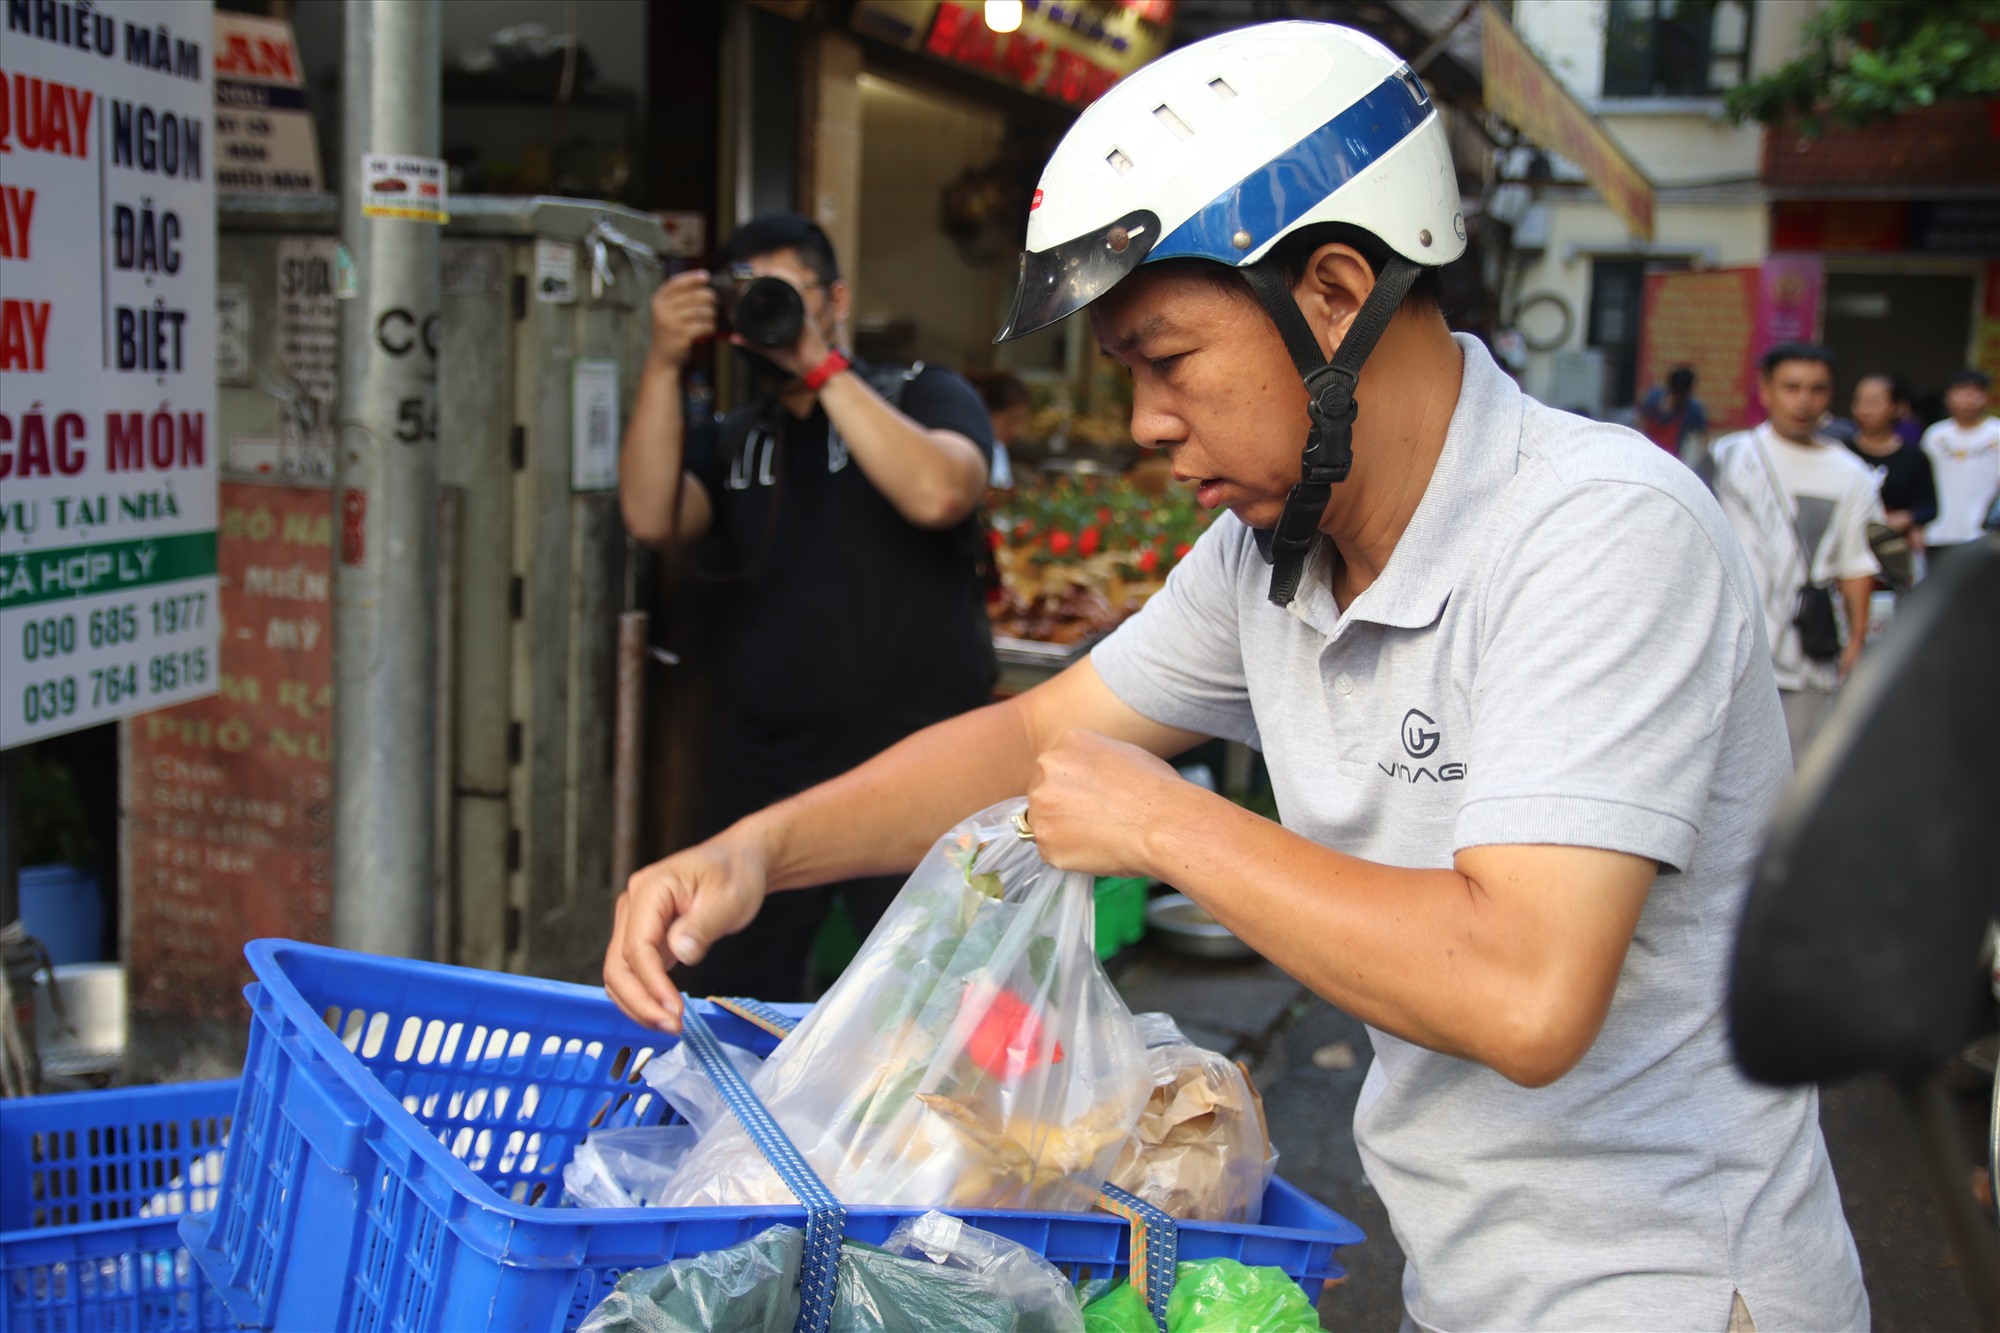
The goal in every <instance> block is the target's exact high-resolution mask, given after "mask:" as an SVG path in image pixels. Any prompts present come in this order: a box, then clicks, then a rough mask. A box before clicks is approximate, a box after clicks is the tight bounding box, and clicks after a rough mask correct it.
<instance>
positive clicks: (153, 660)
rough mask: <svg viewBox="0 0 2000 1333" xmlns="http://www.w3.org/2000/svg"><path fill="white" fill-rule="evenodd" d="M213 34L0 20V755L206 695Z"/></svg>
mask: <svg viewBox="0 0 2000 1333" xmlns="http://www.w3.org/2000/svg"><path fill="white" fill-rule="evenodd" d="M212 32H213V16H212V12H211V8H210V6H209V4H208V0H99V2H98V3H96V4H92V5H84V4H66V3H64V4H34V5H28V4H9V5H7V6H6V9H5V14H4V18H0V39H4V40H3V41H0V217H4V218H5V222H4V225H0V748H6V747H11V746H15V745H19V744H22V743H23V742H26V741H31V740H35V739H38V738H40V737H43V736H53V735H57V734H60V733H62V732H66V731H74V730H77V729H79V728H82V727H87V726H91V725H94V724H96V723H100V722H108V721H113V720H115V719H118V718H121V717H126V716H129V715H131V714H134V713H140V712H145V711H148V710H150V709H154V708H158V707H160V706H161V705H163V704H169V703H174V702H177V701H179V700H183V699H190V698H195V697H198V696H200V695H205V694H209V693H211V692H213V691H214V689H215V688H216V635H217V627H218V624H219V619H218V615H217V607H216V601H215V597H216V580H215V525H216V495H215V477H216V473H215V464H216V458H215V454H216V447H215V446H216V441H215V440H214V439H213V433H212V431H211V429H210V427H211V424H212V423H213V422H214V420H215V346H216V293H215V182H214V174H213V173H214V167H215V163H214V159H213V148H214V136H213V135H212V134H211V133H210V129H211V124H210V121H211V118H212V117H213V115H214V94H213V90H212V87H211V83H212V76H211V72H210V54H211V53H210V49H209V44H210V41H211V37H212Z"/></svg>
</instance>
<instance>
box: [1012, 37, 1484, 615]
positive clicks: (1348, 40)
mask: <svg viewBox="0 0 2000 1333" xmlns="http://www.w3.org/2000/svg"><path fill="white" fill-rule="evenodd" d="M1321 223H1344V224H1347V225H1349V226H1352V227H1356V228H1358V229H1360V230H1361V231H1364V232H1367V233H1369V234H1371V235H1373V236H1375V237H1376V238H1377V239H1379V240H1380V241H1381V242H1382V243H1383V244H1384V245H1386V246H1387V247H1388V249H1389V251H1390V252H1391V254H1390V258H1389V259H1388V260H1387V262H1386V263H1385V264H1384V265H1383V268H1382V271H1381V272H1380V273H1378V274H1376V285H1375V291H1374V293H1373V295H1372V296H1371V297H1370V298H1369V300H1368V302H1367V303H1366V304H1365V305H1364V306H1363V308H1362V310H1361V313H1360V314H1359V315H1358V316H1357V317H1356V319H1355V321H1354V324H1353V325H1352V326H1351V327H1350V328H1349V330H1348V332H1347V335H1346V337H1345V338H1344V339H1343V340H1342V342H1341V345H1340V347H1339V348H1338V349H1337V350H1336V352H1335V354H1334V356H1333V359H1332V360H1331V362H1329V361H1328V360H1327V358H1326V357H1325V355H1324V354H1323V353H1322V352H1321V351H1320V346H1319V341H1318V339H1317V337H1316V336H1315V335H1314V334H1313V332H1312V330H1311V329H1309V328H1308V327H1307V325H1306V321H1305V318H1304V316H1303V315H1301V314H1300V312H1299V308H1298V306H1297V304H1296V303H1295V302H1294V300H1293V298H1292V295H1291V292H1290V290H1289V288H1288V287H1287V285H1286V284H1285V283H1284V281H1283V280H1282V278H1281V277H1280V275H1278V274H1277V273H1276V272H1275V271H1274V268H1273V266H1272V265H1268V264H1261V263H1259V261H1260V260H1262V259H1264V258H1265V257H1267V256H1268V255H1269V254H1270V253H1271V250H1272V247H1273V246H1275V245H1276V244H1277V243H1278V242H1279V241H1281V240H1283V239H1284V238H1285V237H1287V236H1289V235H1292V234H1293V233H1295V232H1298V231H1300V230H1302V229H1304V228H1307V227H1311V226H1315V225H1317V224H1321ZM1464 251H1465V217H1464V214H1463V213H1462V212H1461V211H1460V205H1459V197H1458V179H1457V176H1456V174H1455V173H1454V172H1453V170H1452V164H1451V149H1450V146H1449V145H1448V144H1447V143H1446V141H1445V133H1444V126H1443V124H1442V122H1441V121H1440V119H1439V117H1438V112H1437V109H1436V108H1435V107H1434V106H1432V105H1431V100H1430V96H1429V94H1427V93H1426V92H1425V91H1424V87H1423V85H1422V84H1421V83H1420V82H1418V80H1417V77H1416V75H1415V74H1413V73H1412V72H1411V71H1410V67H1409V66H1408V65H1407V64H1405V63H1404V62H1403V60H1402V59H1401V58H1400V57H1398V56H1397V55H1396V54H1395V53H1394V52H1392V51H1390V50H1389V49H1388V48H1387V47H1385V46H1383V45H1382V44H1381V43H1380V42H1378V41H1376V40H1375V39H1374V38H1372V37H1369V36H1367V35H1366V34H1365V33H1359V32H1356V31H1354V30H1353V29H1351V28H1343V27H1339V26H1337V25H1335V24H1331V23H1310V22H1286V23H1267V24H1261V25H1259V26H1256V27H1251V28H1240V29H1237V30H1235V31H1232V32H1226V33H1222V34H1220V35H1219V36H1215V37H1210V38H1208V39H1207V40H1205V41H1201V42H1196V43H1195V44H1194V45H1192V46H1188V47H1183V48H1182V49H1181V50H1178V51H1175V52H1172V53H1170V54H1168V55H1166V56H1163V57H1161V58H1160V59H1159V60H1156V61H1154V62H1153V63H1152V64H1150V65H1147V66H1145V67H1144V68H1142V69H1140V70H1138V71H1137V72H1135V73H1134V74H1132V75H1131V77H1129V78H1127V79H1125V80H1124V81H1123V82H1122V83H1120V84H1118V85H1117V86H1116V87H1114V88H1112V89H1111V91H1110V92H1108V93H1106V94H1105V95H1104V96H1103V97H1102V98H1100V99H1099V100H1098V101H1097V102H1096V103H1095V104H1093V105H1092V106H1091V107H1090V108H1089V109H1088V110H1087V111H1085V112H1084V113H1083V115H1082V116H1080V117H1078V119H1077V122H1076V124H1075V125H1073V126H1071V127H1070V131H1069V133H1068V134H1067V135H1065V136H1064V137H1063V141H1062V143H1061V144H1060V145H1059V146H1058V147H1057V148H1056V152H1055V156H1054V157H1052V158H1050V159H1049V164H1048V167H1047V168H1046V169H1045V170H1044V171H1043V172H1042V179H1041V183H1040V186H1039V188H1037V189H1036V191H1035V197H1034V203H1033V205H1032V207H1031V209H1030V211H1029V214H1028V238H1027V250H1026V252H1025V253H1023V254H1022V256H1021V277H1020V286H1019V287H1018V288H1017V290H1016V291H1015V294H1014V306H1013V309H1012V311H1011V312H1010V313H1009V315H1008V317H1007V322H1006V325H1005V326H1004V327H1003V328H1002V329H1001V331H1000V334H999V337H998V338H996V339H995V341H1005V340H1006V339H1009V338H1015V337H1019V336H1020V335H1022V334H1024V333H1032V332H1033V331H1035V330H1036V329H1039V328H1044V327H1046V326H1048V325H1050V324H1052V323H1054V322H1055V321H1057V320H1059V319H1061V318H1063V317H1064V316H1066V315H1070V314H1073V313H1074V312H1076V311H1077V310H1080V309H1082V308H1083V307H1084V306H1086V305H1089V304H1090V303H1091V302H1092V301H1095V300H1096V299H1097V298H1098V297H1100V296H1102V295H1104V294H1105V293H1106V292H1108V291H1110V290H1111V288H1112V287H1114V286H1116V285H1117V284H1118V283H1119V282H1120V281H1122V280H1123V279H1125V278H1126V277H1128V276H1129V275H1130V274H1131V273H1133V272H1134V271H1135V270H1137V269H1138V268H1139V266H1140V265H1142V264H1148V263H1158V262H1161V261H1163V260H1168V259H1203V260H1210V261H1212V262H1214V263H1218V264H1224V265H1227V266H1229V267H1231V268H1234V269H1237V270H1239V271H1240V272H1241V273H1242V274H1243V276H1244V278H1245V279H1246V281H1247V282H1248V283H1249V286H1250V289H1251V291H1252V293H1253V294H1255V296H1256V297H1257V299H1258V301H1259V303H1260V304H1262V305H1263V307H1264V309H1265V311H1266V312H1267V313H1268V314H1269V315H1270V317H1271V320H1272V322H1273V323H1274V324H1276V325H1277V327H1278V331H1279V333H1280V334H1282V335H1283V337H1284V339H1285V345H1286V349H1287V350H1288V351H1289V353H1290V354H1291V357H1292V360H1293V362H1294V363H1295V364H1296V365H1297V367H1298V370H1299V374H1300V376H1301V378H1302V379H1303V380H1304V381H1305V384H1306V390H1307V395H1308V400H1309V412H1310V415H1311V421H1312V427H1311V432H1310V434H1309V435H1308V437H1307V440H1306V445H1305V450H1304V454H1303V456H1302V458H1301V465H1300V479H1299V485H1298V486H1296V487H1294V488H1293V490H1292V495H1291V497H1290V498H1289V499H1288V500H1287V501H1286V505H1285V510H1284V513H1283V515H1282V516H1281V517H1280V519H1279V521H1278V524H1277V527H1276V528H1275V529H1274V530H1272V531H1271V532H1269V533H1260V534H1259V537H1260V540H1261V541H1262V542H1263V544H1264V547H1265V550H1266V553H1267V554H1268V555H1270V556H1271V558H1272V562H1273V565H1274V566H1275V568H1274V571H1273V574H1272V586H1271V600H1273V601H1274V602H1278V603H1279V604H1280V605H1282V604H1284V603H1285V602H1288V601H1290V600H1291V598H1292V596H1293V594H1294V592H1295V591H1296V588H1297V582H1298V578H1299V576H1300V572H1301V570H1302V569H1303V566H1304V563H1305V554H1306V551H1307V549H1308V548H1309V547H1310V545H1311V543H1312V541H1313V539H1314V533H1315V530H1316V529H1317V526H1318V522H1319V517H1320V513H1321V511H1322V510H1324V509H1325V507H1326V502H1327V500H1328V498H1329V497H1330V495H1331V487H1332V486H1333V485H1334V484H1336V483H1338V482H1341V481H1344V480H1345V479H1346V477H1347V472H1348V468H1349V466H1350V465H1351V463H1352V460H1353V454H1352V449H1351V437H1352V428H1353V421H1354V415H1355V410H1354V401H1353V393H1354V385H1355V382H1356V379H1357V378H1358V376H1359V374H1360V369H1361V363H1362V361H1363V360H1364V359H1365V358H1366V357H1367V355H1368V352H1369V350H1370V349H1372V348H1373V346H1374V344H1375V340H1376V339H1377V338H1378V337H1380V335H1381V333H1382V330H1383V329H1384V328H1386V327H1387V325H1388V323H1389V320H1390V318H1391V317H1393V316H1394V314H1395V312H1396V308H1397V307H1398V306H1399V305H1400V304H1401V302H1402V299H1403V296H1404V295H1405V294H1406V293H1407V292H1408V291H1409V288H1410V286H1411V284H1412V283H1413V282H1414V281H1415V279H1416V276H1417V274H1418V273H1419V272H1420V271H1421V269H1422V268H1430V267H1437V266H1440V265H1443V264H1448V263H1450V262H1451V261H1452V260H1454V259H1456V258H1458V257H1459V255H1461V254H1462V253H1464Z"/></svg>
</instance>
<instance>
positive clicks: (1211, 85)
mask: <svg viewBox="0 0 2000 1333" xmlns="http://www.w3.org/2000/svg"><path fill="white" fill-rule="evenodd" d="M1208 90H1209V91H1210V92H1212V93H1214V94H1215V95H1216V96H1217V97H1219V98H1221V99H1222V100H1223V101H1225V102H1227V101H1228V100H1229V99H1230V98H1232V97H1234V96H1236V90H1235V89H1234V88H1232V87H1230V86H1229V80H1227V79H1210V80H1209V81H1208Z"/></svg>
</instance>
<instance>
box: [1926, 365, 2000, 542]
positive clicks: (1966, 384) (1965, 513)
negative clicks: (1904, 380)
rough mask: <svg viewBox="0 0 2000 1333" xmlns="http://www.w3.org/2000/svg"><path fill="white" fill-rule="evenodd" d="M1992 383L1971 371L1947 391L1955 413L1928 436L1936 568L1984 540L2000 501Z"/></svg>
mask: <svg viewBox="0 0 2000 1333" xmlns="http://www.w3.org/2000/svg"><path fill="white" fill-rule="evenodd" d="M1990 386H1991V381H1990V380H1989V379H1988V378H1987V375H1986V372H1985V371H1983V370H1972V369H1966V370H1961V371H1959V372H1958V373H1957V374H1956V375H1953V376H1952V377H1951V383H1949V384H1948V385H1946V386H1945V391H1944V406H1945V410H1946V411H1947V412H1949V413H1951V415H1950V416H1948V417H1946V418H1945V419H1944V420H1943V421H1940V422H1938V423H1937V424H1936V425H1934V426H1932V427H1931V428H1930V429H1929V430H1927V431H1925V432H1924V444H1923V448H1924V452H1925V453H1926V454H1928V455H1929V456H1930V460H1931V471H1932V472H1933V473H1935V474H1936V476H1937V495H1938V516H1937V518H1936V519H1934V520H1932V522H1931V524H1930V526H1929V527H1927V528H1925V529H1924V538H1925V541H1926V544H1927V546H1928V549H1929V552H1930V563H1931V568H1932V569H1936V568H1937V567H1938V566H1939V565H1940V564H1942V563H1944V562H1945V561H1948V560H1950V559H1951V556H1952V552H1953V551H1954V550H1955V549H1956V548H1958V547H1960V546H1964V545H1965V544H1967V543H1968V542H1975V541H1978V540H1979V534H1980V532H1981V529H1982V525H1983V524H1984V522H1985V519H1986V514H1987V511H1988V510H1990V509H1991V508H1992V507H1993V502H1994V500H1995V499H1996V498H2000V418H1995V417H1990V416H1988V415H1986V409H1987V405H1988V401H1989V400H1988V397H1987V390H1988V388H1989V387H1990Z"/></svg>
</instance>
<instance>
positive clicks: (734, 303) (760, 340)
mask: <svg viewBox="0 0 2000 1333" xmlns="http://www.w3.org/2000/svg"><path fill="white" fill-rule="evenodd" d="M708 282H709V285H710V286H711V287H713V288H715V295H716V300H717V303H718V304H719V306H720V307H721V311H722V318H723V320H724V322H725V323H726V324H728V326H729V327H730V328H732V329H734V330H735V331H736V332H737V333H739V334H741V335H743V340H744V341H745V342H748V343H751V344H753V345H754V346H757V347H789V346H791V345H792V344H793V343H795V342H797V341H798V340H799V331H800V330H801V329H803V328H804V327H805V322H806V302H805V298H804V297H802V296H800V295H799V289H798V288H796V287H794V286H792V284H791V283H789V282H786V281H785V280H784V279H783V278H770V277H759V276H757V275H756V274H754V273H752V272H751V271H750V270H749V269H748V268H747V267H745V266H743V265H740V264H739V265H736V266H734V267H732V268H728V269H724V270H723V271H722V272H720V273H717V274H715V275H714V276H713V277H711V278H710V279H709V280H708Z"/></svg>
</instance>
